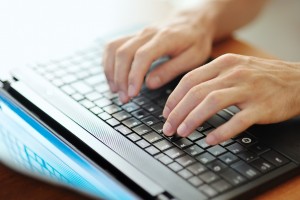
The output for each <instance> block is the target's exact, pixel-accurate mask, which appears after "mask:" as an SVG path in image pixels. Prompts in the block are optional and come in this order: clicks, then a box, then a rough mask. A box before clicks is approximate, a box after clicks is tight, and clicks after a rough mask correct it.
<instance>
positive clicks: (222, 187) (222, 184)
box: [211, 180, 232, 193]
mask: <svg viewBox="0 0 300 200" xmlns="http://www.w3.org/2000/svg"><path fill="white" fill-rule="evenodd" d="M211 186H212V187H213V188H214V189H215V190H217V191H218V192H220V193H221V192H225V191H226V190H228V189H230V188H231V187H232V186H231V185H230V184H229V183H228V182H226V181H224V180H218V181H216V182H214V183H212V184H211Z"/></svg>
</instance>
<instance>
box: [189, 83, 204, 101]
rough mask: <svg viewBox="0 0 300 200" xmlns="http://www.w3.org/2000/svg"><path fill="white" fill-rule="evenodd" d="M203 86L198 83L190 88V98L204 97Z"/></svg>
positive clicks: (199, 98)
mask: <svg viewBox="0 0 300 200" xmlns="http://www.w3.org/2000/svg"><path fill="white" fill-rule="evenodd" d="M203 91H204V90H203V87H202V85H197V86H195V87H193V88H191V89H190V91H189V92H188V94H189V98H192V99H196V100H201V99H203V94H204V93H203Z"/></svg>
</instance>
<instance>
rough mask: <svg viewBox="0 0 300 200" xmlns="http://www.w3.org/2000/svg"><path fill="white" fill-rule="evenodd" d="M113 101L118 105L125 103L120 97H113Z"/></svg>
mask: <svg viewBox="0 0 300 200" xmlns="http://www.w3.org/2000/svg"><path fill="white" fill-rule="evenodd" d="M112 102H113V103H114V104H116V105H118V106H121V105H123V103H122V102H121V101H120V99H119V98H115V99H113V100H112Z"/></svg>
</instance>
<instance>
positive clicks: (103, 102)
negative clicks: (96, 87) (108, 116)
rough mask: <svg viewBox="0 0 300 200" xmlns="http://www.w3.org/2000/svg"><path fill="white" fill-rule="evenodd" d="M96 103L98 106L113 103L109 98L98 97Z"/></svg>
mask: <svg viewBox="0 0 300 200" xmlns="http://www.w3.org/2000/svg"><path fill="white" fill-rule="evenodd" d="M94 103H95V104H96V105H97V106H99V107H100V108H103V107H105V106H108V105H110V104H112V102H111V100H109V99H107V98H101V99H98V100H96V101H94Z"/></svg>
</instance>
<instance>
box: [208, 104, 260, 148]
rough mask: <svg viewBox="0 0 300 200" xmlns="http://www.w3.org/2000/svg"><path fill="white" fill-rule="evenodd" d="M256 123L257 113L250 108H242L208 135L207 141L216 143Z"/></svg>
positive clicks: (211, 143)
mask: <svg viewBox="0 0 300 200" xmlns="http://www.w3.org/2000/svg"><path fill="white" fill-rule="evenodd" d="M254 123H255V114H254V115H253V113H251V112H250V111H249V110H246V109H245V110H242V111H240V112H238V113H237V114H235V115H234V116H233V117H232V118H231V119H230V120H229V121H228V122H226V123H224V124H223V125H221V126H220V127H218V128H217V129H215V130H214V131H212V132H210V133H209V134H208V135H207V137H206V143H207V144H209V145H216V144H219V143H221V142H224V141H226V140H229V139H230V138H232V137H234V136H236V135H237V134H239V133H242V132H243V131H245V130H246V129H247V128H249V127H250V126H252V125H253V124H254Z"/></svg>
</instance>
